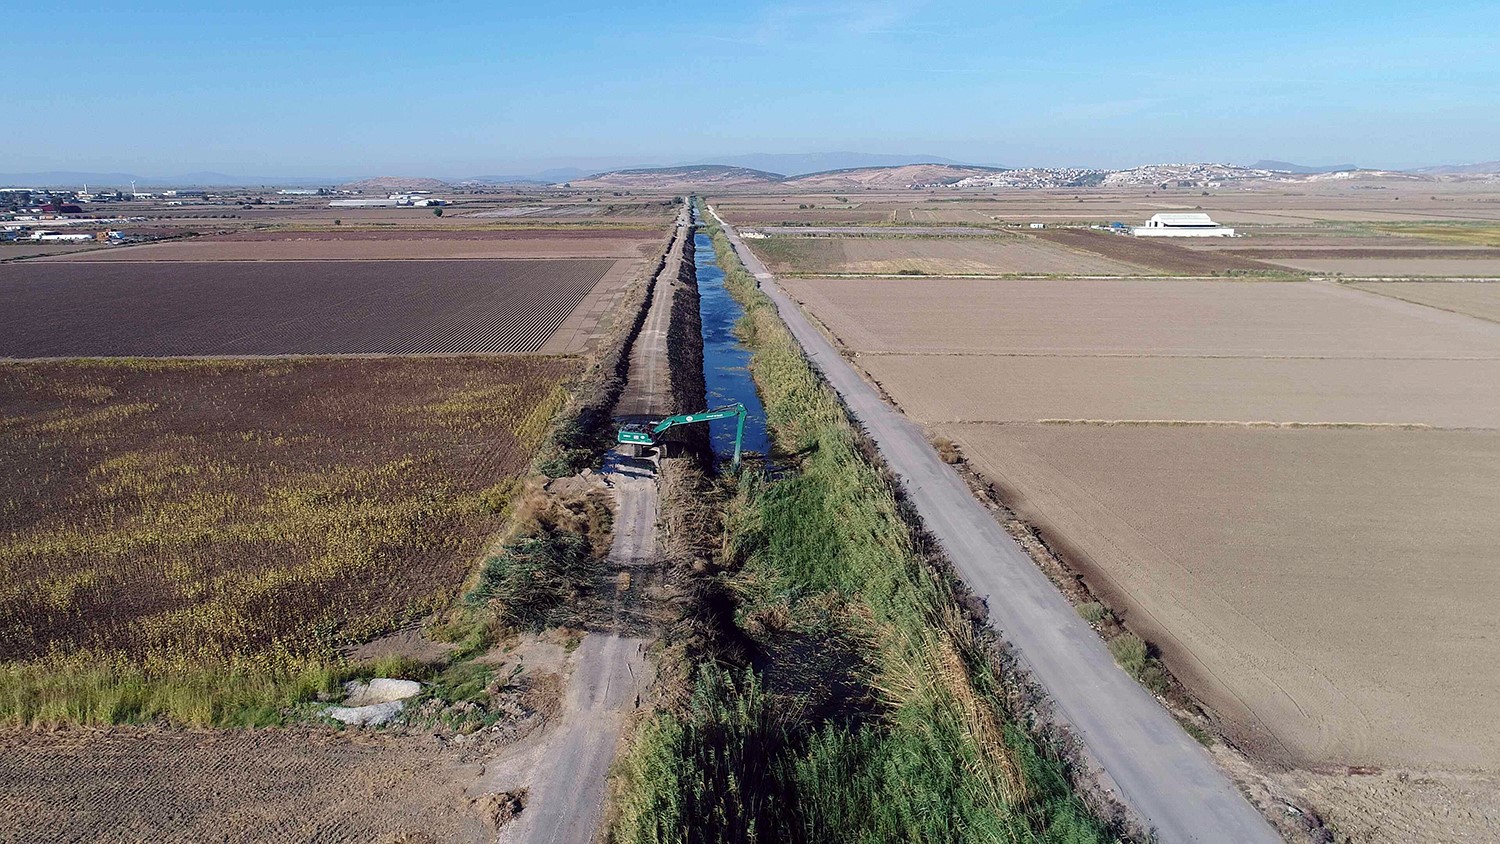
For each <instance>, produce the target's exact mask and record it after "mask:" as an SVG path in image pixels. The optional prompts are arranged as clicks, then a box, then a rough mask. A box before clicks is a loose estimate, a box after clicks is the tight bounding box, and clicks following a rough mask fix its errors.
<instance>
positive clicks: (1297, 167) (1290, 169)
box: [1250, 159, 1359, 175]
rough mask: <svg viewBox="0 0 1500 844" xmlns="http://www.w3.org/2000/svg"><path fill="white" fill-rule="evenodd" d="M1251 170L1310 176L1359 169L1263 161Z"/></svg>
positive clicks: (1351, 166)
mask: <svg viewBox="0 0 1500 844" xmlns="http://www.w3.org/2000/svg"><path fill="white" fill-rule="evenodd" d="M1250 169H1251V170H1277V171H1280V172H1282V173H1300V174H1303V175H1308V174H1312V173H1344V172H1347V171H1350V170H1358V169H1359V168H1358V167H1356V166H1355V165H1353V164H1328V165H1323V166H1317V165H1308V164H1293V163H1291V162H1290V161H1271V160H1268V159H1262V160H1260V161H1257V162H1255V163H1254V164H1252V165H1250Z"/></svg>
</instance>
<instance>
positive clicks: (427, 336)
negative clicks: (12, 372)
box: [0, 259, 614, 358]
mask: <svg viewBox="0 0 1500 844" xmlns="http://www.w3.org/2000/svg"><path fill="white" fill-rule="evenodd" d="M613 263H614V262H613V261H612V260H611V259H594V260H582V259H579V260H528V259H510V260H454V261H439V260H431V261H280V262H274V263H261V262H244V261H204V262H188V261H177V262H161V263H144V262H129V263H117V262H107V263H92V264H90V263H37V262H25V263H11V264H4V265H0V356H6V357H18V358H28V357H95V356H99V357H110V356H122V355H123V356H130V355H147V356H155V355H279V354H396V355H405V354H461V353H485V354H510V353H518V352H534V351H536V350H537V349H539V348H541V346H542V345H543V343H545V342H546V340H547V337H548V335H550V334H551V333H552V331H553V329H555V328H556V327H557V326H558V325H559V324H560V323H562V322H563V320H564V319H566V318H567V316H568V314H569V313H571V312H572V310H573V308H574V307H576V306H577V305H578V303H579V302H580V301H582V300H583V298H584V296H586V295H587V294H588V292H589V291H590V290H591V289H592V288H593V287H594V285H595V284H596V283H598V281H599V280H600V279H601V278H602V277H603V276H604V274H605V273H606V272H607V271H609V269H610V267H611V266H612V265H613Z"/></svg>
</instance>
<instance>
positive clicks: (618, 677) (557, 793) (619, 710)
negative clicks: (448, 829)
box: [470, 210, 691, 844]
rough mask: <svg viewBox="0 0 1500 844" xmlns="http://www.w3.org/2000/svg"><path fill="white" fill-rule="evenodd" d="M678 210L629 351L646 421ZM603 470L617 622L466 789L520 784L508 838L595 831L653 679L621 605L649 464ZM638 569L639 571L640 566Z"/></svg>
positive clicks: (553, 843)
mask: <svg viewBox="0 0 1500 844" xmlns="http://www.w3.org/2000/svg"><path fill="white" fill-rule="evenodd" d="M687 222H688V217H687V212H686V210H684V212H683V215H682V216H680V217H679V218H678V227H677V233H676V237H675V240H674V241H673V243H672V246H671V252H670V253H669V255H668V258H667V261H666V264H665V265H664V267H663V269H662V272H661V274H660V275H658V276H657V278H656V279H655V280H654V281H653V284H654V285H655V287H654V289H653V295H652V302H651V310H650V312H649V313H648V314H647V317H646V322H645V324H644V325H643V326H642V327H641V332H640V334H639V335H638V336H637V337H636V341H635V344H634V346H633V347H632V349H631V355H630V375H629V381H628V383H627V384H626V387H625V391H624V393H623V395H622V396H621V399H620V403H619V406H618V407H617V412H618V415H619V416H620V417H621V418H622V419H624V418H653V417H660V416H663V415H665V414H666V413H668V412H670V404H671V387H670V380H671V379H670V376H669V364H668V360H667V331H668V329H669V327H670V322H671V320H670V315H671V311H672V294H671V284H670V283H669V282H668V281H667V280H668V279H672V278H676V275H677V268H678V264H679V262H680V261H681V260H682V257H683V256H682V250H683V242H684V239H685V238H686V237H688V236H690V234H691V229H689V228H688V227H687ZM604 476H605V478H606V479H607V481H608V483H609V485H610V487H611V489H612V490H613V492H614V497H615V519H614V538H613V544H612V545H611V547H610V553H609V563H610V566H609V567H610V569H611V570H617V571H620V572H621V574H620V578H619V580H618V581H617V583H616V603H615V616H614V620H615V625H614V627H615V629H614V630H613V631H609V630H605V631H598V632H591V633H589V634H588V635H586V636H585V637H584V639H583V642H582V643H581V644H580V645H579V647H578V651H577V653H576V654H575V655H574V658H575V659H576V664H575V665H574V668H573V672H572V674H571V676H570V677H569V680H568V689H567V695H566V699H565V702H564V707H563V715H562V722H561V723H560V724H559V725H558V727H557V728H556V729H554V730H550V731H548V732H546V733H543V734H542V735H540V736H536V737H534V738H533V739H531V740H528V741H525V742H522V743H521V744H519V745H517V746H514V747H512V748H509V749H508V750H507V752H506V753H504V754H503V755H502V756H501V757H500V758H499V759H497V760H494V761H493V762H491V763H490V764H489V765H487V766H486V769H485V773H484V776H483V777H482V778H481V780H480V782H478V783H476V784H475V785H474V786H473V787H472V788H471V789H470V792H471V794H474V795H481V794H492V793H498V792H512V793H514V792H517V791H520V790H522V789H525V791H526V801H525V806H526V808H525V810H524V811H523V812H522V813H521V814H520V815H519V816H518V817H517V818H516V819H515V820H514V821H512V822H510V823H508V824H506V825H505V827H504V828H503V829H502V831H501V836H500V840H501V841H502V842H506V843H507V844H511V842H514V844H572V842H580V843H581V842H588V841H592V840H594V839H595V838H596V835H597V832H598V828H599V825H600V822H601V821H602V819H603V813H604V797H605V791H606V786H607V784H608V776H609V767H610V763H611V762H613V761H614V757H615V749H616V746H617V745H618V744H619V741H620V735H621V733H622V731H623V730H624V727H625V725H626V722H627V720H628V719H629V717H630V713H632V712H633V711H634V710H635V708H636V707H637V706H638V705H639V704H640V698H641V695H642V694H643V693H644V691H645V689H646V687H647V686H648V685H649V682H650V676H649V675H650V672H651V666H650V664H649V663H648V662H647V660H646V656H645V654H646V646H647V644H648V640H647V639H645V638H641V637H639V636H635V635H630V633H629V632H628V631H629V630H630V629H631V628H632V625H631V623H630V620H629V618H628V615H629V611H628V608H627V607H626V606H625V603H626V601H625V594H626V593H627V592H629V590H630V581H631V579H633V573H632V569H637V568H639V569H644V568H647V567H650V566H653V565H654V564H655V563H656V561H657V543H656V521H657V509H658V503H657V489H656V466H655V463H654V462H653V461H651V460H645V459H633V458H629V457H625V456H623V455H620V454H610V455H609V456H608V457H607V458H606V460H605V465H604ZM642 574H644V572H642Z"/></svg>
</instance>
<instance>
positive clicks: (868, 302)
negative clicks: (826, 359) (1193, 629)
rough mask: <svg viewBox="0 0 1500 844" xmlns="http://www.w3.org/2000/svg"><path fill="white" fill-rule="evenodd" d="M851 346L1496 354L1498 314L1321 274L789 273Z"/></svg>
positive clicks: (796, 290) (902, 350)
mask: <svg viewBox="0 0 1500 844" xmlns="http://www.w3.org/2000/svg"><path fill="white" fill-rule="evenodd" d="M786 287H787V289H788V290H789V291H790V292H791V293H792V295H793V296H795V297H796V298H797V299H798V300H800V301H802V302H803V303H805V304H806V305H807V306H808V307H809V308H810V310H811V311H812V312H813V313H814V314H815V315H816V316H817V317H818V318H819V319H821V320H822V321H823V322H824V323H826V324H827V325H828V327H829V328H830V330H832V332H833V333H834V334H835V335H837V336H838V337H839V338H840V339H841V340H842V341H843V343H844V344H845V345H847V346H848V347H849V348H851V349H854V350H857V351H860V352H891V353H897V354H1008V355H1026V354H1031V355H1036V354H1042V355H1190V356H1207V357H1223V356H1240V357H1291V356H1295V357H1342V358H1348V357H1406V358H1433V359H1442V358H1450V357H1495V356H1497V355H1500V326H1496V325H1493V324H1490V323H1484V322H1479V321H1477V320H1474V319H1473V318H1470V317H1465V316H1461V315H1458V314H1450V313H1446V312H1443V311H1439V310H1436V309H1433V308H1417V307H1414V306H1412V305H1410V304H1407V303H1404V302H1399V301H1397V300H1395V299H1389V298H1382V297H1377V296H1369V295H1366V294H1363V293H1360V292H1358V291H1353V290H1347V289H1344V288H1342V287H1339V286H1338V285H1334V284H1329V283H1323V282H1298V281H1240V280H1234V281H1231V280H1223V279H1202V280H1190V279H1162V280H1117V279H1104V280H1096V279H1077V280H1072V279H1015V280H987V279H910V280H908V279H790V280H788V281H787V282H786Z"/></svg>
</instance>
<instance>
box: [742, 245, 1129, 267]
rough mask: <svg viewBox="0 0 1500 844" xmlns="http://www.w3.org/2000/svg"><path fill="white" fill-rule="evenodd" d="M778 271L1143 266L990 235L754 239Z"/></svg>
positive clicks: (757, 250) (760, 253)
mask: <svg viewBox="0 0 1500 844" xmlns="http://www.w3.org/2000/svg"><path fill="white" fill-rule="evenodd" d="M752 242H753V243H754V249H755V251H756V254H757V255H759V256H760V257H761V258H763V259H764V260H765V261H766V263H767V265H768V266H769V267H770V268H771V270H772V271H773V272H778V273H812V274H819V273H868V274H887V275H890V274H897V273H903V272H905V273H922V274H925V275H964V274H987V275H1003V274H1008V273H1031V274H1057V273H1065V274H1073V275H1136V274H1139V273H1141V272H1142V271H1143V268H1142V267H1139V266H1133V265H1131V264H1126V263H1121V262H1119V261H1112V260H1109V259H1107V258H1103V257H1100V256H1098V255H1094V254H1090V253H1088V252H1084V251H1079V250H1074V249H1069V248H1067V247H1058V246H1054V245H1052V244H1049V243H1045V242H1041V241H1038V240H1034V239H1032V238H1029V237H1026V236H1023V235H998V236H994V237H984V238H978V237H964V238H934V237H902V238H882V237H812V238H805V237H779V236H778V237H772V238H768V239H765V240H757V241H752Z"/></svg>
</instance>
